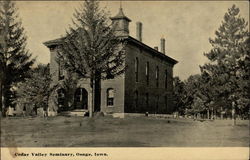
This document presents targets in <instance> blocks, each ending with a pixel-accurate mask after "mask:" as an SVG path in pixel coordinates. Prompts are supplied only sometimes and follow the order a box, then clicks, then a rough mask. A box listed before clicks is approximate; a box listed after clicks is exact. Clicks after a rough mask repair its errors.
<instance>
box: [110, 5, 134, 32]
mask: <svg viewBox="0 0 250 160" xmlns="http://www.w3.org/2000/svg"><path fill="white" fill-rule="evenodd" d="M110 19H111V20H112V24H113V25H114V26H115V32H116V35H117V36H129V22H131V20H130V19H129V18H128V17H127V16H125V15H124V13H123V10H122V8H120V9H119V12H118V14H117V15H116V16H114V17H111V18H110Z"/></svg>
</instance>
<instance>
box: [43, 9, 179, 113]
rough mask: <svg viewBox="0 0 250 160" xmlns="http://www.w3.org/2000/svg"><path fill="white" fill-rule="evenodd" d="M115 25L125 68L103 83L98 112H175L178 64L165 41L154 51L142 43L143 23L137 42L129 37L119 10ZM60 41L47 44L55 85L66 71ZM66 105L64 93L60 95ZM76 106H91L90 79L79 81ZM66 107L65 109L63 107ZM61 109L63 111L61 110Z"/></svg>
mask: <svg viewBox="0 0 250 160" xmlns="http://www.w3.org/2000/svg"><path fill="white" fill-rule="evenodd" d="M111 20H112V22H113V24H116V25H117V27H116V32H117V35H119V36H121V37H123V38H124V39H125V41H126V46H125V52H126V53H125V65H126V66H127V68H126V70H125V72H124V73H123V75H122V76H118V77H115V78H113V79H108V80H101V82H100V90H101V93H100V96H99V101H100V102H99V104H100V105H99V106H100V107H98V108H95V111H101V112H104V113H107V114H113V113H116V114H123V113H145V112H148V113H160V114H164V113H171V112H172V111H173V107H174V106H173V100H172V99H173V97H172V92H173V67H174V65H175V64H176V63H177V61H176V60H174V59H173V58H170V57H169V56H167V55H166V53H165V39H164V38H161V40H160V42H161V46H160V51H158V47H154V48H151V47H149V46H148V45H146V44H144V43H143V42H142V23H141V22H137V27H136V31H137V33H136V35H137V36H136V38H133V37H131V36H130V35H129V23H130V22H131V20H130V19H129V18H128V17H126V16H125V15H124V13H123V10H122V8H120V10H119V13H118V14H117V15H116V16H114V17H112V18H111ZM59 43H60V39H56V40H51V41H47V42H45V43H44V45H46V46H47V47H48V48H49V49H50V72H51V74H52V79H53V81H54V82H57V81H60V80H61V79H63V74H65V71H64V70H63V68H60V66H59V64H58V63H57V61H56V54H57V51H58V45H59ZM59 94H60V96H59V98H60V102H61V103H62V104H64V102H63V101H64V98H65V97H64V93H59ZM72 94H74V95H73V96H72V97H73V103H72V105H71V107H70V110H89V106H91V104H92V103H91V101H92V99H91V87H90V80H89V79H86V78H85V79H80V80H79V82H78V83H77V87H76V89H75V90H74V92H72ZM61 107H63V105H61ZM59 109H60V107H59Z"/></svg>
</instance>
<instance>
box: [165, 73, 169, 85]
mask: <svg viewBox="0 0 250 160" xmlns="http://www.w3.org/2000/svg"><path fill="white" fill-rule="evenodd" d="M165 88H166V89H167V88H168V71H167V70H165Z"/></svg>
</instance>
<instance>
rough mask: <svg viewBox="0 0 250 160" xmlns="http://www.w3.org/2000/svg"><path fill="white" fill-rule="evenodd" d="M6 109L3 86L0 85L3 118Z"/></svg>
mask: <svg viewBox="0 0 250 160" xmlns="http://www.w3.org/2000/svg"><path fill="white" fill-rule="evenodd" d="M6 109H7V107H6V97H5V91H4V86H3V85H1V112H2V115H3V116H6V115H5V112H6Z"/></svg>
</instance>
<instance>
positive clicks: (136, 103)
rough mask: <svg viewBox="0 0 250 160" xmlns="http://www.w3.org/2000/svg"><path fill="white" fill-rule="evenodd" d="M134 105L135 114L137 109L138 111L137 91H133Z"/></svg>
mask: <svg viewBox="0 0 250 160" xmlns="http://www.w3.org/2000/svg"><path fill="white" fill-rule="evenodd" d="M134 96H135V102H134V103H135V104H134V109H135V110H134V111H135V112H137V109H138V91H135V95H134Z"/></svg>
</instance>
